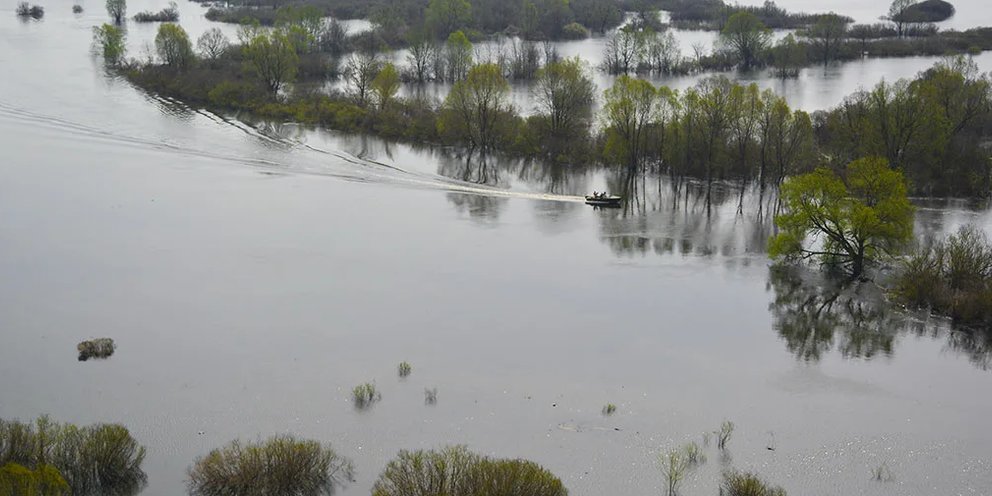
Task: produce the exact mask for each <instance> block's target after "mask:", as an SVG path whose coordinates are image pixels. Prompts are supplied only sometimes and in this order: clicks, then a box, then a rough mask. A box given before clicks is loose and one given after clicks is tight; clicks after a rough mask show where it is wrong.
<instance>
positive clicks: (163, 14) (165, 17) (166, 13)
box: [134, 2, 179, 22]
mask: <svg viewBox="0 0 992 496" xmlns="http://www.w3.org/2000/svg"><path fill="white" fill-rule="evenodd" d="M134 20H135V22H179V6H178V5H176V2H169V6H168V7H166V8H164V9H162V10H160V11H158V12H152V11H148V10H146V11H144V12H138V13H137V14H135V15H134Z"/></svg>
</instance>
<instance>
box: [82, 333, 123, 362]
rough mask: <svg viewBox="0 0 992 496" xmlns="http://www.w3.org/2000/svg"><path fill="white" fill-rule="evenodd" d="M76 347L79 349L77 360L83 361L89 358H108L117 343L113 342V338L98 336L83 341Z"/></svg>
mask: <svg viewBox="0 0 992 496" xmlns="http://www.w3.org/2000/svg"><path fill="white" fill-rule="evenodd" d="M76 349H77V350H78V351H79V361H80V362H85V361H86V360H89V359H90V358H109V357H110V355H113V354H114V350H115V349H117V345H115V344H114V340H113V339H110V338H99V339H91V340H89V341H83V342H82V343H79V345H77V346H76Z"/></svg>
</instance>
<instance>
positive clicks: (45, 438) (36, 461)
mask: <svg viewBox="0 0 992 496" xmlns="http://www.w3.org/2000/svg"><path fill="white" fill-rule="evenodd" d="M144 459H145V448H144V447H142V446H141V445H139V444H138V442H137V441H135V440H134V438H132V437H131V434H130V433H129V432H128V430H127V429H126V428H125V427H123V426H121V425H116V424H97V425H92V426H87V427H76V426H75V425H72V424H59V423H55V422H52V421H50V420H49V419H48V417H40V418H39V419H38V420H37V421H35V422H34V423H33V424H25V423H21V422H17V421H13V422H7V421H4V420H0V466H6V465H7V464H17V465H20V466H22V467H24V468H26V469H27V470H31V471H33V472H34V473H35V474H37V475H36V476H33V477H35V478H37V479H38V480H39V481H45V485H46V486H47V487H61V485H60V484H58V478H56V477H54V475H59V477H60V478H61V479H63V482H64V483H65V484H66V485H67V486H68V488H69V490H70V491H71V494H72V495H73V496H106V495H110V496H128V495H134V494H137V493H138V492H140V491H141V489H143V488H144V486H145V483H146V481H147V478H146V476H145V473H144V471H142V470H141V464H142V462H143V461H144ZM46 465H50V466H52V467H54V469H47V468H46V467H45V466H46ZM14 469H15V470H19V469H16V467H15V468H14ZM52 470H55V472H56V473H54V474H53V472H52ZM19 473H20V477H21V478H22V480H24V479H23V477H24V476H25V474H24V472H22V471H21V472H19ZM0 494H6V493H3V492H2V491H0ZM51 494H61V493H51Z"/></svg>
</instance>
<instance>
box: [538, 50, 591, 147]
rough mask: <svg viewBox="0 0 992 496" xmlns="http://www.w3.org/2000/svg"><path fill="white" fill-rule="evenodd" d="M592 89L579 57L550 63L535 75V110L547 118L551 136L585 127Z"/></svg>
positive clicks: (588, 115) (588, 114) (589, 112)
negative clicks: (537, 109)
mask: <svg viewBox="0 0 992 496" xmlns="http://www.w3.org/2000/svg"><path fill="white" fill-rule="evenodd" d="M595 88H596V86H595V85H594V84H593V82H592V80H591V79H589V76H588V75H587V74H586V71H585V68H584V67H583V65H582V60H581V59H579V58H578V57H576V58H573V59H565V60H562V61H559V62H553V63H551V64H548V65H547V66H545V67H543V68H541V69H540V70H539V71H538V72H537V82H536V84H535V86H534V95H535V97H536V98H537V105H538V108H540V110H541V112H542V113H543V114H545V115H547V116H548V120H549V123H550V130H551V132H552V134H554V135H555V136H559V137H561V136H564V135H567V134H570V133H574V132H575V131H576V130H577V129H578V128H580V127H582V126H585V125H588V120H589V117H590V114H591V108H592V104H593V102H594V101H595V99H596V95H595Z"/></svg>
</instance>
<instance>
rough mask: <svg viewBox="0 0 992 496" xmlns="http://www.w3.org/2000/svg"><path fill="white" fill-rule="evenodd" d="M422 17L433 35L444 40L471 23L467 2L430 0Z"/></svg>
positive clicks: (465, 0) (462, 0)
mask: <svg viewBox="0 0 992 496" xmlns="http://www.w3.org/2000/svg"><path fill="white" fill-rule="evenodd" d="M424 17H425V20H426V22H427V25H428V26H430V27H431V29H433V30H434V35H435V36H437V37H438V38H440V39H445V38H447V37H448V35H450V34H451V33H454V32H455V31H458V30H459V29H462V28H464V27H466V26H468V24H469V23H470V22H472V4H471V3H469V2H468V0H430V3H429V4H428V5H427V10H426V11H425V12H424Z"/></svg>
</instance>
